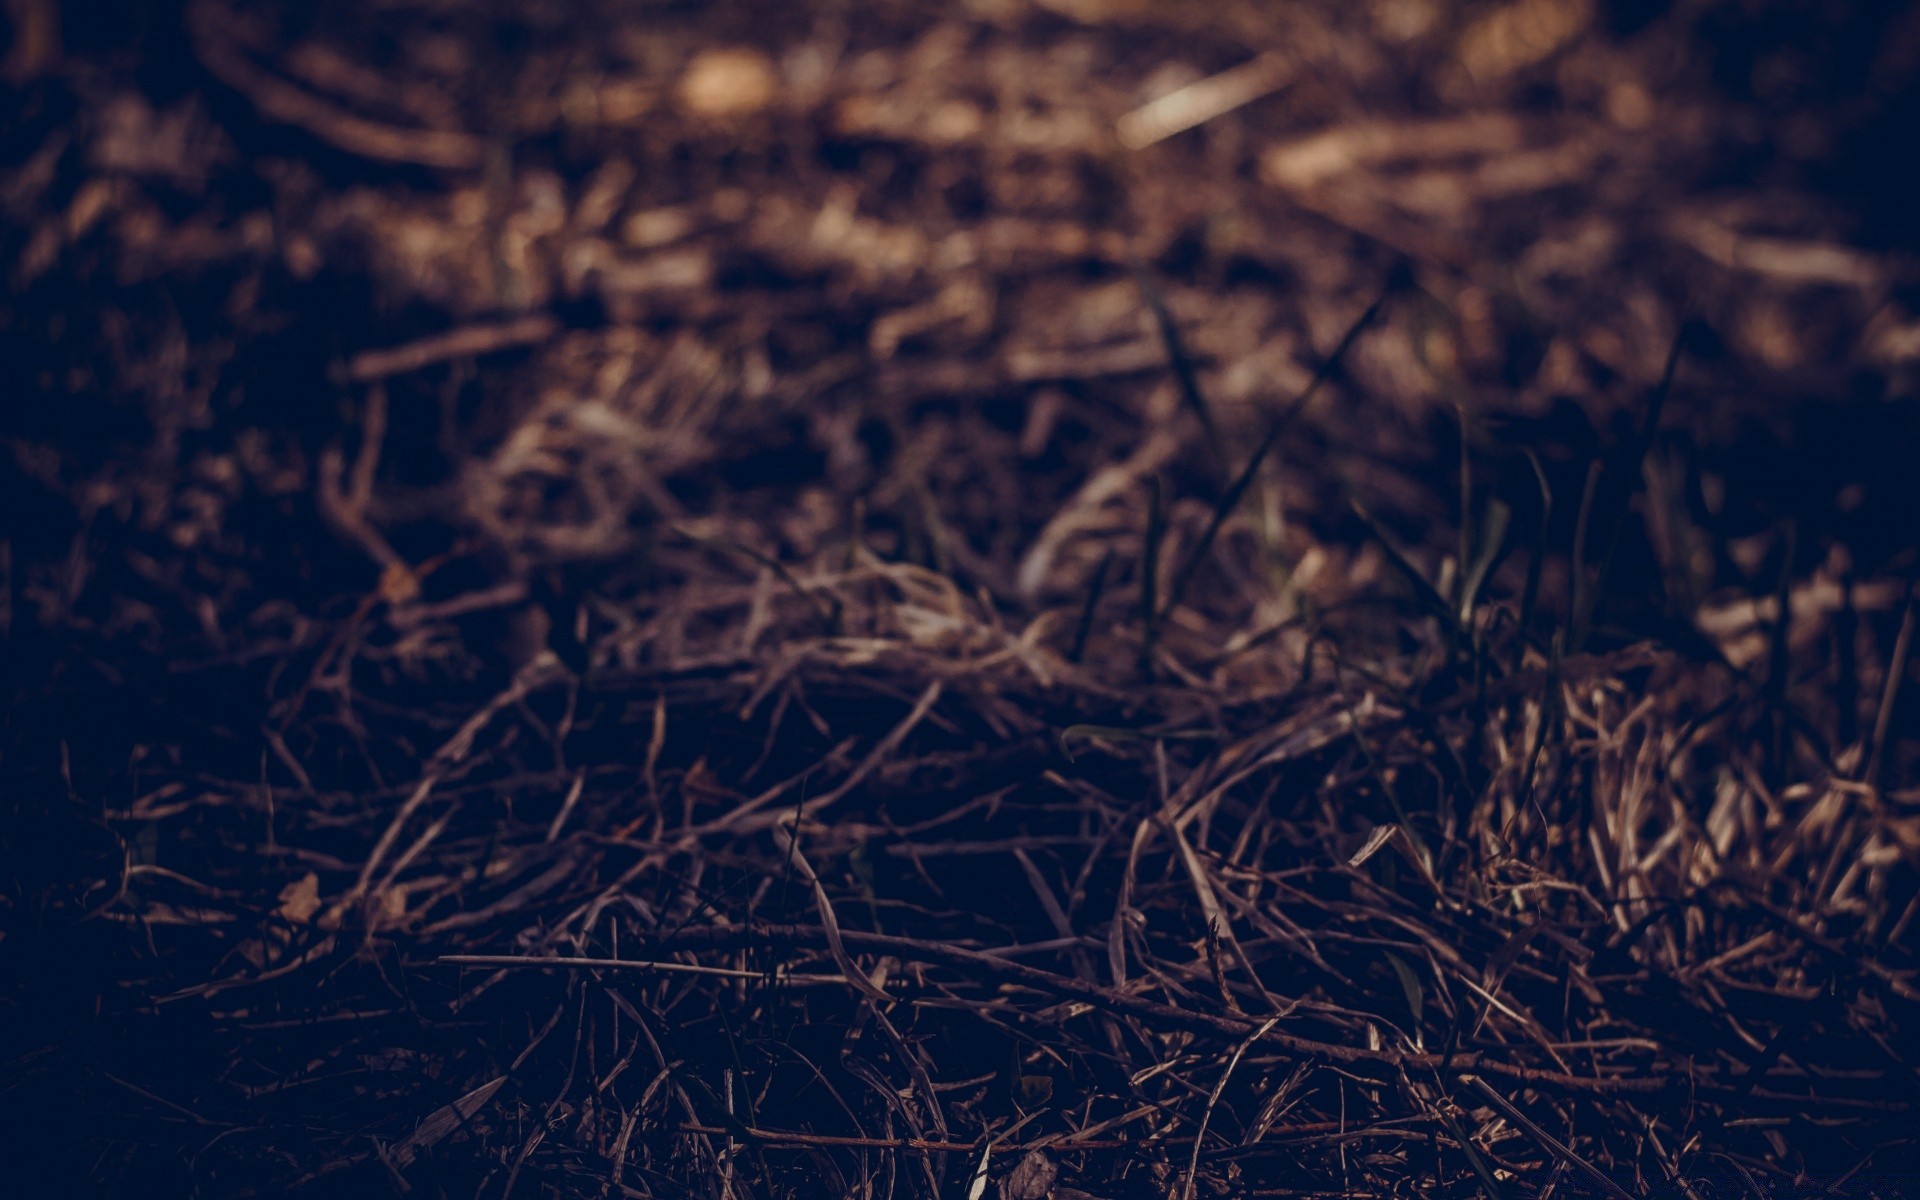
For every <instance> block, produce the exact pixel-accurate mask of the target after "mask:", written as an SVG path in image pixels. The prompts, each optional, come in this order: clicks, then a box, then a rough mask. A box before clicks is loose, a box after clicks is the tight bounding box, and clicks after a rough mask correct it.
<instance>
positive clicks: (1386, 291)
mask: <svg viewBox="0 0 1920 1200" xmlns="http://www.w3.org/2000/svg"><path fill="white" fill-rule="evenodd" d="M1398 286H1399V279H1398V278H1397V277H1396V278H1394V279H1390V280H1388V281H1387V284H1386V286H1385V287H1383V288H1381V290H1380V294H1379V295H1378V296H1377V297H1375V298H1374V301H1373V303H1372V304H1369V305H1368V306H1367V309H1366V311H1365V312H1363V313H1361V314H1360V315H1359V316H1358V317H1356V318H1355V319H1354V322H1353V324H1351V325H1349V326H1348V327H1347V331H1346V332H1345V333H1344V334H1342V335H1341V336H1340V342H1339V344H1338V345H1336V346H1335V347H1334V348H1333V353H1331V354H1329V355H1327V357H1326V358H1325V359H1323V360H1321V363H1320V366H1319V367H1318V368H1316V369H1315V371H1314V373H1313V378H1312V379H1311V380H1309V381H1308V383H1307V386H1306V387H1305V388H1304V389H1302V390H1301V392H1300V395H1299V396H1297V397H1295V398H1294V401H1293V403H1292V404H1289V405H1288V406H1287V407H1286V408H1285V409H1283V410H1281V412H1280V413H1279V414H1278V415H1276V416H1275V417H1274V418H1273V420H1272V421H1270V422H1268V423H1267V431H1266V433H1265V434H1264V435H1263V436H1262V437H1261V439H1260V442H1259V444H1258V445H1256V446H1255V447H1254V449H1253V453H1252V455H1250V456H1249V457H1248V459H1247V463H1246V466H1244V467H1242V468H1241V469H1240V474H1238V475H1236V476H1234V478H1233V481H1232V482H1231V483H1229V484H1228V485H1227V490H1226V491H1224V492H1222V493H1221V494H1220V499H1219V501H1218V502H1217V503H1215V505H1214V506H1213V516H1212V517H1211V518H1210V519H1209V520H1208V521H1207V527H1206V529H1205V530H1203V531H1202V532H1201V534H1200V537H1199V540H1197V541H1196V542H1194V544H1193V549H1192V550H1190V551H1188V552H1187V557H1186V561H1185V562H1183V563H1182V564H1181V566H1180V569H1179V570H1178V571H1177V572H1175V573H1174V577H1173V582H1172V584H1171V585H1170V586H1169V587H1168V589H1167V598H1166V601H1165V602H1164V603H1163V604H1162V605H1161V607H1160V611H1161V612H1162V613H1163V614H1164V613H1169V612H1172V611H1173V609H1174V608H1175V606H1177V605H1178V604H1179V603H1180V601H1181V599H1182V598H1183V597H1184V596H1185V595H1186V592H1187V585H1188V584H1190V583H1192V582H1193V577H1194V575H1195V573H1196V572H1198V571H1199V569H1200V564H1201V563H1202V562H1204V561H1205V560H1206V557H1207V552H1208V551H1209V550H1211V549H1212V548H1213V542H1214V539H1215V538H1216V537H1218V536H1219V534H1220V527H1221V526H1223V525H1225V524H1226V522H1227V518H1228V517H1229V516H1231V515H1232V514H1233V510H1234V509H1235V508H1237V507H1239V505H1240V501H1241V499H1242V498H1243V497H1245V496H1246V494H1247V488H1248V487H1249V486H1250V485H1251V484H1252V483H1253V480H1254V477H1255V476H1256V475H1257V474H1258V473H1259V470H1260V464H1261V463H1262V462H1265V461H1266V457H1267V455H1268V454H1269V453H1271V452H1272V450H1273V447H1274V445H1275V443H1277V442H1278V441H1279V440H1280V435H1281V433H1283V432H1284V431H1285V430H1286V428H1287V427H1288V426H1289V425H1291V424H1292V423H1293V419H1294V417H1296V416H1297V415H1299V413H1300V411H1301V410H1302V409H1304V408H1305V407H1306V406H1307V403H1308V402H1309V401H1311V400H1312V399H1313V398H1314V396H1315V395H1316V394H1317V393H1318V392H1319V391H1320V388H1321V385H1323V384H1325V383H1326V381H1327V380H1328V379H1329V378H1331V377H1332V375H1333V372H1334V371H1335V369H1337V368H1338V367H1339V365H1340V363H1341V362H1342V361H1343V360H1344V359H1345V358H1346V356H1347V353H1348V351H1350V350H1352V349H1353V344H1354V343H1355V342H1357V341H1359V340H1360V335H1361V334H1362V333H1364V332H1365V331H1366V329H1367V327H1368V326H1369V325H1371V324H1373V322H1374V320H1375V318H1377V317H1378V316H1379V315H1380V310H1381V309H1382V308H1385V307H1386V303H1387V300H1388V298H1389V297H1390V296H1392V295H1393V293H1394V290H1395V289H1396V288H1397V287H1398Z"/></svg>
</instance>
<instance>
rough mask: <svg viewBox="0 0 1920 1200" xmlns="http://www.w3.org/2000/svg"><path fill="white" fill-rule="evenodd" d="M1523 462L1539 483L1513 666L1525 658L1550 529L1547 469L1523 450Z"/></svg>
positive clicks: (1530, 636)
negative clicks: (1537, 524) (1535, 530)
mask: <svg viewBox="0 0 1920 1200" xmlns="http://www.w3.org/2000/svg"><path fill="white" fill-rule="evenodd" d="M1527 464H1528V465H1529V466H1531V467H1532V468H1533V478H1534V482H1535V483H1537V484H1539V486H1540V532H1539V534H1538V536H1536V537H1535V538H1534V541H1533V558H1532V560H1531V561H1530V562H1528V563H1527V582H1526V586H1525V587H1524V588H1523V589H1522V591H1521V593H1520V637H1519V640H1518V641H1517V642H1515V644H1514V648H1513V669H1514V670H1516V671H1517V670H1519V669H1520V664H1521V663H1522V662H1524V661H1525V660H1526V655H1527V642H1528V641H1529V640H1530V639H1531V638H1532V636H1533V611H1534V606H1535V605H1536V604H1538V603H1539V602H1540V571H1541V569H1542V568H1543V567H1544V566H1545V565H1546V561H1547V538H1548V536H1549V534H1550V533H1551V531H1552V529H1553V485H1552V484H1551V483H1548V482H1547V470H1546V468H1545V467H1543V466H1541V465H1540V456H1539V455H1537V454H1535V453H1534V452H1533V451H1532V450H1528V451H1527Z"/></svg>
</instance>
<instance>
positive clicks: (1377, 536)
mask: <svg viewBox="0 0 1920 1200" xmlns="http://www.w3.org/2000/svg"><path fill="white" fill-rule="evenodd" d="M1347 503H1348V505H1350V506H1351V507H1352V509H1353V513H1354V515H1355V516H1357V517H1359V518H1360V520H1361V521H1363V522H1365V523H1366V526H1367V532H1368V533H1370V534H1372V535H1373V540H1374V541H1376V542H1378V543H1380V549H1381V550H1383V551H1384V552H1385V553H1386V556H1387V563H1388V565H1389V566H1391V567H1392V568H1393V569H1394V572H1395V573H1396V574H1398V575H1399V576H1400V577H1401V578H1402V579H1404V580H1406V582H1407V586H1408V587H1409V588H1411V589H1412V590H1413V595H1414V599H1416V600H1418V601H1420V605H1421V607H1422V608H1425V609H1427V610H1428V611H1429V612H1431V613H1433V615H1435V616H1437V617H1439V618H1440V620H1441V621H1442V622H1444V623H1446V624H1447V626H1448V627H1449V628H1451V627H1452V626H1453V624H1454V613H1453V606H1452V605H1450V604H1448V603H1447V598H1446V597H1445V596H1442V595H1441V594H1440V591H1439V589H1438V588H1436V587H1434V586H1433V582H1432V581H1431V580H1429V579H1428V578H1427V577H1426V576H1425V575H1423V574H1422V573H1421V571H1420V568H1419V567H1416V566H1414V565H1413V563H1412V561H1411V560H1409V559H1408V558H1407V556H1406V555H1405V554H1404V553H1403V552H1402V551H1401V549H1400V547H1399V546H1397V545H1395V544H1394V540H1393V535H1391V534H1389V533H1388V532H1387V531H1386V529H1385V528H1384V527H1383V526H1382V525H1381V524H1380V522H1379V521H1378V520H1377V519H1375V517H1374V515H1373V514H1372V513H1371V512H1368V511H1367V506H1366V505H1364V504H1362V503H1361V502H1360V499H1359V497H1357V496H1349V497H1348V498H1347Z"/></svg>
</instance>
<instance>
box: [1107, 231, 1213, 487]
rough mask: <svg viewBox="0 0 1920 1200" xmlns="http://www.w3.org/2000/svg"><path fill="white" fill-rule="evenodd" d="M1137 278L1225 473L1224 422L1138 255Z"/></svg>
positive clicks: (1186, 397) (1172, 364) (1183, 396)
mask: <svg viewBox="0 0 1920 1200" xmlns="http://www.w3.org/2000/svg"><path fill="white" fill-rule="evenodd" d="M1131 267H1132V270H1133V281H1134V283H1135V284H1136V285H1137V286H1138V287H1139V288H1140V297H1141V299H1143V300H1145V301H1146V303H1147V311H1148V312H1150V313H1152V314H1153V324H1154V328H1155V329H1157V330H1158V331H1159V333H1160V343H1161V345H1163V346H1165V347H1166V350H1167V365H1168V366H1170V367H1172V368H1173V378H1174V381H1175V382H1176V383H1178V384H1179V385H1180V398H1181V399H1182V400H1183V401H1185V402H1186V405H1187V407H1188V408H1190V409H1192V410H1193V415H1194V416H1195V417H1197V418H1198V419H1199V421H1200V428H1201V429H1202V430H1204V431H1205V432H1206V435H1207V448H1208V449H1209V450H1211V451H1212V452H1213V459H1214V463H1215V465H1216V467H1217V469H1218V470H1219V471H1220V472H1221V473H1222V474H1225V473H1226V471H1227V470H1228V469H1229V468H1228V459H1227V446H1226V442H1225V441H1224V440H1223V439H1222V438H1221V436H1220V423H1219V422H1218V421H1216V420H1214V417H1213V408H1212V406H1211V405H1209V404H1208V403H1207V397H1206V394H1205V393H1204V392H1202V391H1201V390H1200V376H1199V374H1198V373H1197V372H1196V371H1195V370H1194V367H1193V356H1192V355H1190V354H1188V353H1187V347H1186V342H1185V341H1184V339H1182V338H1181V336H1180V327H1179V326H1178V325H1176V324H1174V321H1173V314H1172V313H1171V312H1169V311H1168V309H1167V298H1166V295H1165V294H1164V293H1162V292H1161V290H1160V285H1159V284H1158V283H1157V282H1155V281H1154V278H1153V275H1152V273H1151V272H1150V271H1148V269H1147V265H1146V264H1145V263H1143V262H1140V261H1139V260H1138V259H1136V260H1134V261H1133V262H1132V263H1131Z"/></svg>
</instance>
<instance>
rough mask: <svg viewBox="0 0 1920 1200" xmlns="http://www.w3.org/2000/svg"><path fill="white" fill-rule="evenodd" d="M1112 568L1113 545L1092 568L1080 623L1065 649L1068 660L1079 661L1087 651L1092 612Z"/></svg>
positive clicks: (1093, 612)
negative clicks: (1091, 579) (1090, 581)
mask: <svg viewBox="0 0 1920 1200" xmlns="http://www.w3.org/2000/svg"><path fill="white" fill-rule="evenodd" d="M1112 569H1113V547H1112V546H1108V547H1107V552H1106V553H1105V554H1102V555H1101V556H1100V565H1099V566H1098V567H1096V568H1095V569H1094V572H1093V582H1092V583H1090V584H1088V585H1087V599H1086V602H1085V603H1084V604H1082V605H1081V606H1080V623H1079V624H1078V625H1077V626H1075V628H1074V631H1073V646H1072V648H1070V649H1069V650H1068V651H1067V661H1068V662H1076V663H1077V662H1079V661H1080V659H1081V657H1082V656H1083V655H1085V654H1086V652H1087V639H1088V638H1089V637H1091V636H1093V618H1094V614H1095V613H1097V612H1098V611H1099V609H1100V597H1101V596H1102V595H1104V594H1105V593H1106V590H1107V573H1108V572H1109V571H1111V570H1112Z"/></svg>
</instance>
